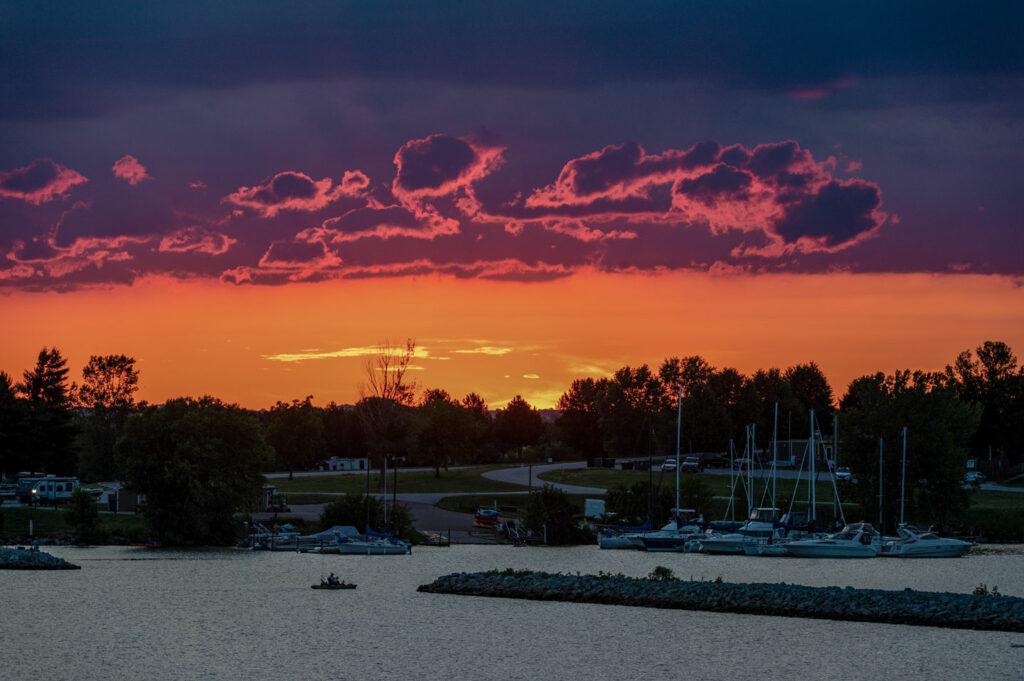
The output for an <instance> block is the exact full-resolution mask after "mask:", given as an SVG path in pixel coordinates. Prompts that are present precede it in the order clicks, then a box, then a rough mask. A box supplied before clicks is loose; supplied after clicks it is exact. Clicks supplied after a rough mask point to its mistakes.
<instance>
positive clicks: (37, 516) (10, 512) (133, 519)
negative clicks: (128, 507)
mask: <svg viewBox="0 0 1024 681" xmlns="http://www.w3.org/2000/svg"><path fill="white" fill-rule="evenodd" d="M3 515H4V524H3V529H2V530H0V536H6V537H26V536H28V533H29V532H28V524H29V520H32V521H33V529H34V531H35V533H36V535H39V536H42V535H50V534H58V533H61V532H70V531H71V527H70V526H69V525H68V523H67V521H66V516H65V514H64V511H56V510H54V509H50V508H24V507H18V508H13V507H12V508H5V509H3ZM100 527H101V528H102V531H104V532H106V533H108V534H110V535H112V536H119V537H127V538H128V539H129V540H132V541H135V540H139V541H143V540H145V535H146V529H145V522H144V520H143V518H142V516H141V515H135V514H134V513H117V514H113V513H101V514H100Z"/></svg>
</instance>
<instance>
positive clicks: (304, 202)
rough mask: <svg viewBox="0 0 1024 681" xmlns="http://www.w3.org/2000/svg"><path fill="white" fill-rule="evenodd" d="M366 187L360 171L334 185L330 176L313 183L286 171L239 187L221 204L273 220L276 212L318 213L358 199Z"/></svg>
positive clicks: (345, 176)
mask: <svg viewBox="0 0 1024 681" xmlns="http://www.w3.org/2000/svg"><path fill="white" fill-rule="evenodd" d="M368 184H369V180H368V179H367V177H366V176H365V175H364V174H363V173H361V172H359V171H348V172H346V173H345V175H344V177H343V179H342V181H341V183H339V184H337V185H335V184H334V182H333V180H331V178H329V177H325V178H324V179H322V180H320V181H318V182H314V181H313V179H312V178H310V177H309V176H308V175H306V174H304V173H297V172H292V171H285V172H282V173H278V174H277V175H274V176H273V177H268V178H267V179H266V180H264V181H263V183H262V184H258V185H256V186H254V187H240V188H239V189H238V191H236V192H234V193H233V194H229V195H228V196H226V197H224V201H225V202H228V203H233V204H235V205H236V206H241V207H243V208H251V209H253V210H255V211H256V212H257V213H259V214H260V215H262V216H263V217H268V218H270V217H274V216H275V215H277V213H278V211H282V210H291V211H307V212H311V211H319V210H322V209H323V208H325V207H327V205H328V204H330V203H333V202H334V201H337V200H338V199H339V198H341V197H342V196H348V197H353V196H358V195H359V194H361V193H362V192H363V190H365V189H366V186H367V185H368Z"/></svg>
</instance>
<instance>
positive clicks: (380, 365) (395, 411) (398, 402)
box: [356, 339, 416, 485]
mask: <svg viewBox="0 0 1024 681" xmlns="http://www.w3.org/2000/svg"><path fill="white" fill-rule="evenodd" d="M415 355H416V342H415V341H414V340H412V339H409V340H407V341H406V342H405V346H404V347H397V346H394V345H392V344H391V343H390V342H389V341H385V342H384V343H381V344H380V345H379V346H378V347H377V353H376V354H375V355H373V356H372V357H370V358H369V359H368V360H367V361H366V380H367V382H366V384H365V385H363V386H360V390H359V392H360V395H361V399H360V400H359V403H358V404H357V405H356V408H357V410H356V413H357V414H358V415H359V418H360V420H361V421H362V423H363V428H364V432H365V435H366V438H365V444H366V448H367V453H368V455H369V457H370V461H371V465H373V464H374V463H376V464H377V465H378V467H379V469H380V478H379V482H378V484H379V485H383V482H384V475H385V473H386V470H385V468H386V466H387V457H388V456H396V455H397V453H398V452H397V450H398V449H399V448H400V447H401V441H402V440H403V439H404V438H405V436H406V429H405V423H404V421H405V419H406V418H407V416H408V409H407V407H409V406H411V405H412V403H413V399H414V397H415V393H416V383H415V382H414V381H411V380H408V378H407V377H406V374H407V373H408V371H409V367H410V366H411V365H412V359H413V357H414V356H415Z"/></svg>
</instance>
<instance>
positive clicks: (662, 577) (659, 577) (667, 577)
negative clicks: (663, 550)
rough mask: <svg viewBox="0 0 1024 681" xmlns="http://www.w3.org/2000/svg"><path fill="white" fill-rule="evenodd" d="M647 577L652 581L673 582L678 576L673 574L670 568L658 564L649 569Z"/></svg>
mask: <svg viewBox="0 0 1024 681" xmlns="http://www.w3.org/2000/svg"><path fill="white" fill-rule="evenodd" d="M647 579H649V580H651V581H652V582H674V581H676V580H677V579H678V578H677V577H676V576H675V573H673V572H672V568H667V567H665V566H664V565H659V566H657V567H656V568H654V569H653V570H651V574H649V575H647Z"/></svg>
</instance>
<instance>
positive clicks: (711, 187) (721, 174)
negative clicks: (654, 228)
mask: <svg viewBox="0 0 1024 681" xmlns="http://www.w3.org/2000/svg"><path fill="white" fill-rule="evenodd" d="M752 181H753V180H752V178H751V177H750V173H747V172H744V171H742V170H736V169H735V168H732V167H730V166H728V165H725V164H724V163H723V164H720V165H717V166H715V168H714V169H713V170H712V171H711V172H709V173H704V174H703V175H698V176H697V177H694V178H685V179H682V180H679V182H677V183H676V186H675V192H676V194H685V195H686V196H689V197H690V198H692V199H694V200H696V201H700V202H702V203H704V204H706V205H709V206H713V205H715V203H716V202H717V201H718V199H719V198H728V199H730V200H734V201H736V200H743V199H745V198H746V189H747V188H748V187H750V184H751V182H752Z"/></svg>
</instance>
